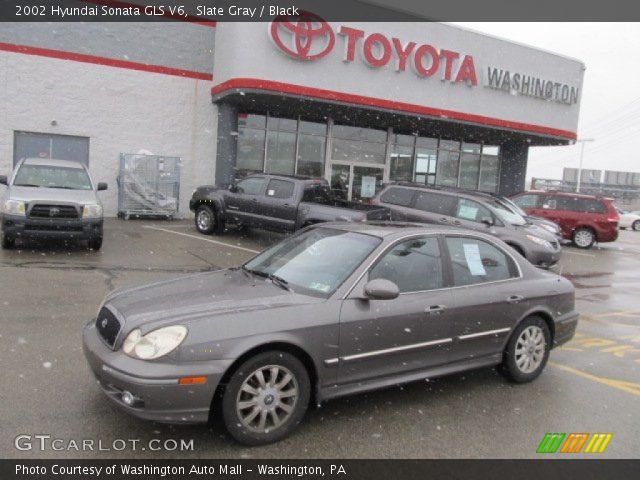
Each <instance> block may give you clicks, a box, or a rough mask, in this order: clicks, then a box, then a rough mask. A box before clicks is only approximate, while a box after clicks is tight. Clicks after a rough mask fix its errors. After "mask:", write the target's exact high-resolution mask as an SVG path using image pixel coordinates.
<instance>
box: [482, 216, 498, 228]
mask: <svg viewBox="0 0 640 480" xmlns="http://www.w3.org/2000/svg"><path fill="white" fill-rule="evenodd" d="M480 221H481V222H482V223H484V224H485V225H486V226H487V227H493V225H494V223H495V222H494V221H493V218H490V217H484V218H483V219H482V220H480Z"/></svg>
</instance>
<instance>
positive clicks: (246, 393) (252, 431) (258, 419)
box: [222, 351, 311, 445]
mask: <svg viewBox="0 0 640 480" xmlns="http://www.w3.org/2000/svg"><path fill="white" fill-rule="evenodd" d="M310 392H311V386H310V381H309V375H308V373H307V370H306V368H305V367H304V365H303V364H302V363H301V362H300V360H298V359H297V358H296V357H294V356H293V355H291V354H289V353H286V352H280V351H273V352H265V353H261V354H258V355H256V356H255V357H253V358H250V359H249V360H247V361H246V362H244V363H243V364H242V365H240V367H238V369H237V370H236V371H235V373H234V374H233V376H232V377H231V379H230V381H229V384H228V385H227V387H226V389H225V391H224V394H223V397H222V416H223V419H224V423H225V426H226V427H227V430H228V431H229V433H230V434H231V436H232V437H233V438H235V439H236V440H237V441H239V442H240V443H244V444H245V445H264V444H267V443H272V442H276V441H278V440H280V439H282V438H284V437H285V436H287V435H288V434H289V433H290V432H291V431H292V430H293V429H294V428H295V427H296V426H297V425H298V424H299V423H300V421H301V420H302V417H303V416H304V414H305V412H306V411H307V406H308V404H309V396H310Z"/></svg>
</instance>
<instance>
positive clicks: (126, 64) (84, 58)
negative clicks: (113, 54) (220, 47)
mask: <svg viewBox="0 0 640 480" xmlns="http://www.w3.org/2000/svg"><path fill="white" fill-rule="evenodd" d="M0 51H5V52H13V53H22V54H25V55H37V56H40V57H49V58H57V59H59V60H70V61H73V62H82V63H92V64H95V65H104V66H107V67H115V68H126V69H128V70H138V71H141V72H150V73H161V74H163V75H173V76H176V77H184V78H195V79H197V80H209V81H211V80H213V75H212V74H210V73H204V72H194V71H191V70H182V69H179V68H172V67H164V66H162V65H149V64H146V63H138V62H130V61H129V60H117V59H115V58H107V57H97V56H94V55H85V54H84V53H74V52H65V51H62V50H51V49H48V48H39V47H30V46H27V45H15V44H13V43H2V42H0Z"/></svg>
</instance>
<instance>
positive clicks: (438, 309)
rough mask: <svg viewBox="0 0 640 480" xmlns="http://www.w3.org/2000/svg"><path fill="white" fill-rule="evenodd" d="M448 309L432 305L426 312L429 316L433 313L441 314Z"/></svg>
mask: <svg viewBox="0 0 640 480" xmlns="http://www.w3.org/2000/svg"><path fill="white" fill-rule="evenodd" d="M446 308H447V306H446V305H431V306H429V307H427V308H425V309H424V311H425V312H426V313H428V314H429V315H431V314H432V313H433V314H439V313H440V312H442V311H444V310H445V309H446Z"/></svg>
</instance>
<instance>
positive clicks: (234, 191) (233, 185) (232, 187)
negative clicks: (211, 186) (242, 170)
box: [227, 183, 238, 193]
mask: <svg viewBox="0 0 640 480" xmlns="http://www.w3.org/2000/svg"><path fill="white" fill-rule="evenodd" d="M227 189H228V190H229V191H230V192H231V193H236V192H237V191H238V187H236V185H235V184H233V183H231V184H229V186H228V187H227Z"/></svg>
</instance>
